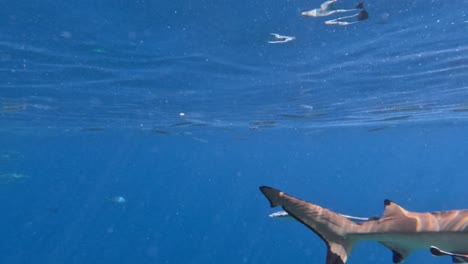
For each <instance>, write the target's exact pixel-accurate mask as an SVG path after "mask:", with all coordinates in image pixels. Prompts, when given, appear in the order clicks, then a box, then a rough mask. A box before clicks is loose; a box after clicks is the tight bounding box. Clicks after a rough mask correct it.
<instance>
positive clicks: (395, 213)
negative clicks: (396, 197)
mask: <svg viewBox="0 0 468 264" xmlns="http://www.w3.org/2000/svg"><path fill="white" fill-rule="evenodd" d="M384 205H385V211H384V214H383V217H382V218H389V217H390V218H395V217H405V216H406V212H407V211H406V210H405V209H403V207H401V206H399V205H398V204H396V203H394V202H392V201H390V200H388V199H385V201H384Z"/></svg>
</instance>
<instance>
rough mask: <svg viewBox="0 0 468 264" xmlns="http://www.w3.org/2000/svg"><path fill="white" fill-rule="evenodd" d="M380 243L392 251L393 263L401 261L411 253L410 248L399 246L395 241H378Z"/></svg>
mask: <svg viewBox="0 0 468 264" xmlns="http://www.w3.org/2000/svg"><path fill="white" fill-rule="evenodd" d="M380 243H381V244H382V245H384V246H385V247H387V248H388V249H390V250H391V251H392V253H393V263H401V262H402V261H403V260H405V259H406V258H407V257H408V256H409V255H410V254H411V250H408V249H405V248H403V247H400V246H399V245H398V244H396V243H389V242H380Z"/></svg>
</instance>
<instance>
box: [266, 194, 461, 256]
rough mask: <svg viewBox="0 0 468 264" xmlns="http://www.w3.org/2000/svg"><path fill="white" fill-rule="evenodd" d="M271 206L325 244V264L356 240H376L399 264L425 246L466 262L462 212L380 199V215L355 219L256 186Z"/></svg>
mask: <svg viewBox="0 0 468 264" xmlns="http://www.w3.org/2000/svg"><path fill="white" fill-rule="evenodd" d="M260 190H261V192H262V193H263V194H264V195H265V196H266V197H267V198H268V200H269V201H270V204H271V207H276V206H282V207H283V209H284V210H285V211H286V212H287V213H288V214H289V215H290V216H292V217H293V218H294V219H296V220H297V221H299V222H301V223H302V224H304V225H305V226H307V227H308V228H310V229H311V230H312V231H314V232H315V233H316V234H317V235H318V236H320V238H322V239H323V240H324V241H325V243H326V244H327V246H328V253H327V260H326V264H344V263H346V260H347V258H348V256H349V254H350V253H351V250H352V249H353V247H354V246H355V245H356V243H358V242H360V241H364V240H373V241H377V242H379V243H381V244H383V245H384V246H386V247H387V248H389V249H390V250H392V252H393V262H394V263H400V262H402V261H403V260H404V259H405V258H406V257H407V256H408V255H410V254H411V253H412V252H413V251H415V250H418V249H426V250H431V252H432V253H433V254H434V255H437V256H452V258H453V262H454V263H468V210H453V211H443V212H430V213H416V212H409V211H406V210H405V209H403V208H402V207H400V206H398V205H397V204H396V203H393V202H391V201H390V200H385V211H384V214H383V216H382V217H381V218H372V219H371V220H369V221H364V222H360V223H356V222H353V221H351V220H350V218H347V217H345V216H343V215H340V214H337V213H335V212H333V211H330V210H328V209H325V208H323V207H320V206H318V205H315V204H312V203H308V202H306V201H303V200H300V199H297V198H295V197H292V196H290V195H288V194H286V193H284V192H281V191H279V190H276V189H274V188H271V187H266V186H263V187H260Z"/></svg>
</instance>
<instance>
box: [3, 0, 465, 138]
mask: <svg viewBox="0 0 468 264" xmlns="http://www.w3.org/2000/svg"><path fill="white" fill-rule="evenodd" d="M365 4H366V9H367V10H368V12H369V14H370V19H368V20H366V21H363V22H361V23H357V24H354V25H350V26H347V27H340V26H332V25H325V24H324V23H323V22H324V21H325V20H326V19H325V18H323V19H322V18H308V17H301V16H300V12H301V11H304V10H307V9H311V8H313V7H315V5H313V3H311V2H310V1H276V2H271V1H254V2H248V1H247V2H246V1H244V2H229V3H228V2H226V3H223V2H219V1H202V2H199V3H195V2H190V3H188V4H187V3H185V2H184V1H173V2H171V3H170V4H169V3H165V4H162V3H159V2H156V1H136V2H134V1H125V0H121V1H101V2H99V3H92V2H88V1H80V2H76V3H55V2H53V1H29V3H22V2H19V3H16V4H8V5H6V8H3V10H2V11H1V14H2V15H1V20H2V23H1V26H0V27H1V29H2V30H1V33H0V34H1V39H2V40H1V41H0V50H1V54H0V55H1V56H0V59H1V62H2V63H1V71H0V77H1V78H2V80H3V82H2V83H1V84H0V89H1V91H2V93H1V94H0V107H1V108H0V111H1V115H2V120H3V121H2V123H3V124H4V125H3V126H2V129H24V128H30V127H49V128H50V127H52V128H60V129H74V128H80V127H81V128H83V127H84V128H85V127H102V128H106V127H118V128H122V127H124V128H141V127H144V128H158V129H168V128H170V127H171V126H174V125H177V124H180V123H185V124H187V125H193V124H202V125H206V126H216V127H233V126H234V127H253V128H255V127H259V126H260V127H261V126H266V125H265V124H267V125H268V126H278V127H317V126H320V127H326V126H336V125H338V126H341V125H367V124H373V125H377V124H378V125H379V126H381V125H388V124H394V123H403V122H417V121H440V120H448V119H449V120H455V121H457V122H458V121H460V120H465V119H466V118H467V117H468V115H467V113H468V75H467V73H468V66H467V65H468V63H467V62H468V44H467V43H468V42H467V40H468V37H467V36H468V35H467V34H466V32H467V30H468V22H467V21H468V17H467V16H466V8H463V7H467V6H468V4H467V3H466V1H457V2H453V1H433V2H427V1H411V2H408V1H391V2H385V3H380V2H374V1H370V2H368V3H367V2H366V3H365ZM346 5H351V3H347V2H344V3H341V6H346ZM353 5H354V4H353ZM271 32H278V33H281V34H284V35H292V36H295V37H296V40H295V41H293V42H289V43H284V44H269V43H267V41H268V40H271V36H270V35H269V33H271ZM181 113H182V114H181Z"/></svg>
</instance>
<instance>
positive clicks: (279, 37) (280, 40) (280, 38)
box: [268, 33, 296, 44]
mask: <svg viewBox="0 0 468 264" xmlns="http://www.w3.org/2000/svg"><path fill="white" fill-rule="evenodd" d="M270 35H272V36H274V37H275V39H276V40H270V41H268V43H270V44H278V43H286V42H290V41H293V40H295V39H296V37H290V36H283V35H280V34H276V33H270Z"/></svg>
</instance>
